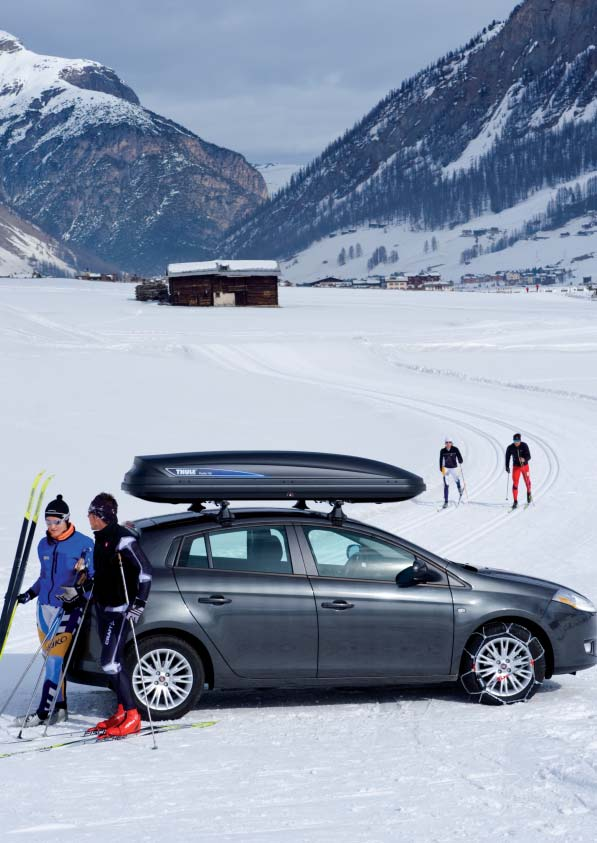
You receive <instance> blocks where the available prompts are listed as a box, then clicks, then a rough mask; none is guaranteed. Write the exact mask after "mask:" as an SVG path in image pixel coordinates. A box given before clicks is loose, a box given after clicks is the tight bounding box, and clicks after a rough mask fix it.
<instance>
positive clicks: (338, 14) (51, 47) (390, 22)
mask: <svg viewBox="0 0 597 843" xmlns="http://www.w3.org/2000/svg"><path fill="white" fill-rule="evenodd" d="M516 4H517V0H414V2H413V0H1V4H0V29H5V30H7V31H8V32H11V33H13V34H14V35H17V36H18V37H20V38H21V40H22V41H23V43H24V44H25V46H26V47H28V48H29V49H31V50H34V51H35V52H38V53H47V54H50V55H60V56H67V57H70V58H88V59H94V60H96V61H99V62H102V63H103V64H107V65H108V66H110V67H113V68H114V70H115V71H116V72H117V73H118V75H119V76H120V77H121V78H122V79H124V80H125V81H126V82H127V83H128V84H129V85H130V86H131V87H132V88H133V89H134V90H135V91H136V93H137V94H138V96H139V98H140V99H141V102H142V103H143V105H145V106H146V107H148V108H151V109H153V110H154V111H157V112H159V113H160V114H164V115H165V116H167V117H170V118H172V119H173V120H176V121H177V122H179V123H182V124H183V125H184V126H187V127H188V128H190V129H191V130H192V131H194V132H196V133H197V134H198V135H200V136H201V137H202V138H204V139H205V140H208V141H211V142H213V143H217V144H221V145H222V146H226V147H229V148H231V149H235V150H237V151H239V152H242V153H243V154H244V155H246V157H247V158H248V160H249V161H251V162H253V163H264V162H267V161H283V162H293V163H294V162H296V163H303V162H306V161H308V160H309V159H310V158H312V157H314V156H315V155H317V154H318V153H319V152H321V151H322V149H323V148H324V147H325V146H326V145H327V144H328V143H329V142H330V141H332V140H333V139H334V138H335V137H336V136H337V135H339V134H341V133H342V132H343V131H344V130H345V129H347V128H349V127H350V126H352V125H353V123H355V122H356V121H357V120H359V119H360V118H361V117H362V116H363V115H364V114H366V113H367V112H368V111H369V110H370V109H371V108H372V107H373V106H374V105H375V104H376V103H377V102H378V100H379V99H381V98H382V97H383V96H384V95H385V94H386V93H387V92H388V91H389V90H390V89H392V88H395V87H397V86H398V85H399V84H400V82H401V81H402V80H403V79H404V78H406V77H408V76H411V75H412V74H413V73H416V72H417V71H418V70H420V69H421V68H423V67H424V66H425V65H427V64H428V63H430V62H432V61H434V60H435V59H437V58H440V57H441V56H442V55H443V54H444V53H446V52H448V50H450V49H453V48H456V47H458V46H460V45H462V44H463V43H464V42H466V41H467V40H468V39H469V38H470V37H471V36H472V35H474V34H475V33H477V32H478V31H479V30H481V29H482V28H483V27H484V26H485V25H487V24H488V23H490V22H491V21H492V20H493V19H498V20H503V19H505V18H506V17H507V16H508V15H509V14H510V12H511V11H512V9H513V8H514V6H515V5H516Z"/></svg>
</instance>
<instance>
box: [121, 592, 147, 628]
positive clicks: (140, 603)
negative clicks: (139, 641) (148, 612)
mask: <svg viewBox="0 0 597 843" xmlns="http://www.w3.org/2000/svg"><path fill="white" fill-rule="evenodd" d="M144 610H145V600H140V599H139V598H138V597H136V598H135V600H134V601H133V602H132V603H131V605H130V606H129V607H128V609H127V610H126V615H125V618H126V619H127V621H132V622H133V623H138V622H139V619H140V617H141V615H142V614H143V612H144Z"/></svg>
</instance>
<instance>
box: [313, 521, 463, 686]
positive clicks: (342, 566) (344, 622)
mask: <svg viewBox="0 0 597 843" xmlns="http://www.w3.org/2000/svg"><path fill="white" fill-rule="evenodd" d="M300 541H301V548H302V551H303V555H304V557H305V562H306V564H307V570H308V571H309V572H310V573H311V574H312V576H311V583H312V586H313V591H314V593H315V602H316V604H317V616H318V622H319V657H318V674H317V675H318V676H319V677H321V678H325V677H341V676H342V677H363V678H364V677H376V676H379V677H382V676H384V677H392V676H396V677H402V678H405V677H413V678H418V677H429V678H432V677H434V676H437V677H439V676H447V675H448V674H449V673H450V663H451V658H452V644H453V634H454V609H453V602H452V593H451V590H450V586H449V584H448V579H447V576H446V575H445V572H443V571H441V570H440V569H439V568H438V567H437V566H430V568H429V570H430V571H431V576H432V581H431V582H427V583H413V582H412V580H409V581H408V584H407V585H404V586H399V585H398V584H397V582H396V576H397V575H398V574H400V572H401V571H406V569H408V568H410V567H411V566H412V564H413V561H414V559H415V555H414V553H413V552H412V551H411V550H409V549H407V548H406V547H404V546H401V545H400V544H398V542H397V543H396V544H393V543H390V542H387V541H385V540H381V539H380V538H378V537H376V536H375V535H374V534H367V533H364V532H363V533H361V532H356V531H354V530H345V529H343V528H342V527H327V526H321V525H313V526H308V525H304V526H303V527H302V535H301V536H300ZM406 579H408V578H406Z"/></svg>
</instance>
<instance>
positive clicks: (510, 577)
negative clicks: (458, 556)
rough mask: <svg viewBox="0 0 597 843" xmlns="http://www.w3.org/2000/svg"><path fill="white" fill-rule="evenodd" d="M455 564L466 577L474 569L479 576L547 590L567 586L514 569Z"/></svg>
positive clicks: (555, 589) (550, 590)
mask: <svg viewBox="0 0 597 843" xmlns="http://www.w3.org/2000/svg"><path fill="white" fill-rule="evenodd" d="M452 564H454V565H455V567H456V570H458V569H460V570H461V571H462V574H461V576H464V577H465V578H466V571H467V570H469V571H473V572H474V573H475V574H477V575H478V576H479V575H480V576H482V577H490V578H491V579H493V580H502V581H504V582H511V583H517V584H519V585H529V586H534V587H535V588H542V589H545V591H547V592H550V593H551V592H554V591H557V590H558V588H565V587H566V586H562V585H560V584H559V583H556V582H552V581H551V580H542V579H540V578H539V577H531V576H528V575H527V574H516V573H514V571H504V570H502V569H500V568H485V567H482V566H473V565H460V564H459V563H452Z"/></svg>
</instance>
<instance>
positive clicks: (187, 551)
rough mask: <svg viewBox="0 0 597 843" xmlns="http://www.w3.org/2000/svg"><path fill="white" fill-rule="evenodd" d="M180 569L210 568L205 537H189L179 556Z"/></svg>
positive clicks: (178, 564) (184, 542)
mask: <svg viewBox="0 0 597 843" xmlns="http://www.w3.org/2000/svg"><path fill="white" fill-rule="evenodd" d="M177 566H178V567H179V568H209V561H208V558H207V545H206V543H205V537H204V536H188V537H187V538H186V539H185V540H184V541H183V543H182V547H181V548H180V553H179V554H178V562H177Z"/></svg>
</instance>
